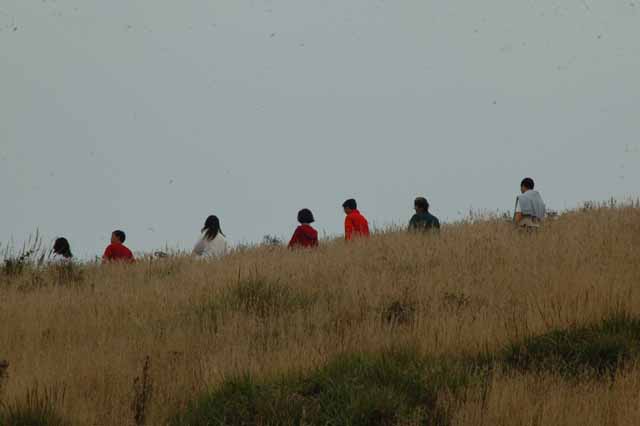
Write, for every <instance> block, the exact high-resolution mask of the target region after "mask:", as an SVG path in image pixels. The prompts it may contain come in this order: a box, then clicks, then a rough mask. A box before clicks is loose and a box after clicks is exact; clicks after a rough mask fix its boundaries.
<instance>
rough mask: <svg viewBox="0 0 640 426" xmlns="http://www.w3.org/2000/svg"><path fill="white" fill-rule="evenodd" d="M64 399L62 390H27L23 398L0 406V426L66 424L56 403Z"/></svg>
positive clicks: (58, 425) (57, 425)
mask: <svg viewBox="0 0 640 426" xmlns="http://www.w3.org/2000/svg"><path fill="white" fill-rule="evenodd" d="M62 400H64V391H63V392H58V391H56V390H46V389H45V390H44V392H41V391H40V390H39V389H38V387H37V386H36V387H34V388H33V389H31V390H29V391H28V392H27V395H26V397H25V399H24V400H18V401H16V402H14V403H12V404H2V406H1V407H0V426H68V425H69V424H70V423H69V422H68V421H66V420H65V419H64V418H62V417H61V416H60V415H59V414H58V413H57V410H56V405H57V404H58V403H60V402H61V401H62Z"/></svg>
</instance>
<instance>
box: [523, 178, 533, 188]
mask: <svg viewBox="0 0 640 426" xmlns="http://www.w3.org/2000/svg"><path fill="white" fill-rule="evenodd" d="M520 186H524V187H525V188H527V189H533V187H534V186H535V183H533V179H531V178H524V179H522V182H521V183H520Z"/></svg>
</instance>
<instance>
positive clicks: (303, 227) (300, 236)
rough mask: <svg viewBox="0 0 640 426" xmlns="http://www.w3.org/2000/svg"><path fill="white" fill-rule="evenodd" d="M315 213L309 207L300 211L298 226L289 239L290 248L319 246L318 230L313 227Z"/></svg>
mask: <svg viewBox="0 0 640 426" xmlns="http://www.w3.org/2000/svg"><path fill="white" fill-rule="evenodd" d="M314 221H315V220H314V218H313V213H311V210H309V209H302V210H300V211H299V212H298V222H299V223H300V226H298V227H297V228H296V230H295V232H294V233H293V236H292V237H291V241H289V248H298V247H301V248H303V247H317V246H318V231H316V230H315V229H313V227H312V226H311V224H312V223H313V222H314Z"/></svg>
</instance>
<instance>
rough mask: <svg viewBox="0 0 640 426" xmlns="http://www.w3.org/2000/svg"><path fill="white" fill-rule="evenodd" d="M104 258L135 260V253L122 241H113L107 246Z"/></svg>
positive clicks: (108, 260) (105, 259)
mask: <svg viewBox="0 0 640 426" xmlns="http://www.w3.org/2000/svg"><path fill="white" fill-rule="evenodd" d="M102 260H103V261H105V262H111V261H126V262H133V260H134V259H133V253H131V250H129V249H128V248H127V247H126V246H125V245H124V244H120V243H115V244H114V243H111V244H109V246H107V248H106V250H105V251H104V254H103V255H102Z"/></svg>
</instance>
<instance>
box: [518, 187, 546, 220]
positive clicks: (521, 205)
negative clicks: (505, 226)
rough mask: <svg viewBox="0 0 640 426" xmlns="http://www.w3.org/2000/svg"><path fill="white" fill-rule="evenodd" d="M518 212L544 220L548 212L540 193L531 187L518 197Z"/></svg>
mask: <svg viewBox="0 0 640 426" xmlns="http://www.w3.org/2000/svg"><path fill="white" fill-rule="evenodd" d="M516 213H522V215H523V216H529V217H532V218H535V219H537V220H542V219H544V217H545V215H546V213H547V208H546V206H545V205H544V201H543V200H542V196H541V195H540V193H539V192H538V191H534V190H533V189H530V190H528V191H527V192H525V193H524V194H521V195H518V198H516Z"/></svg>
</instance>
